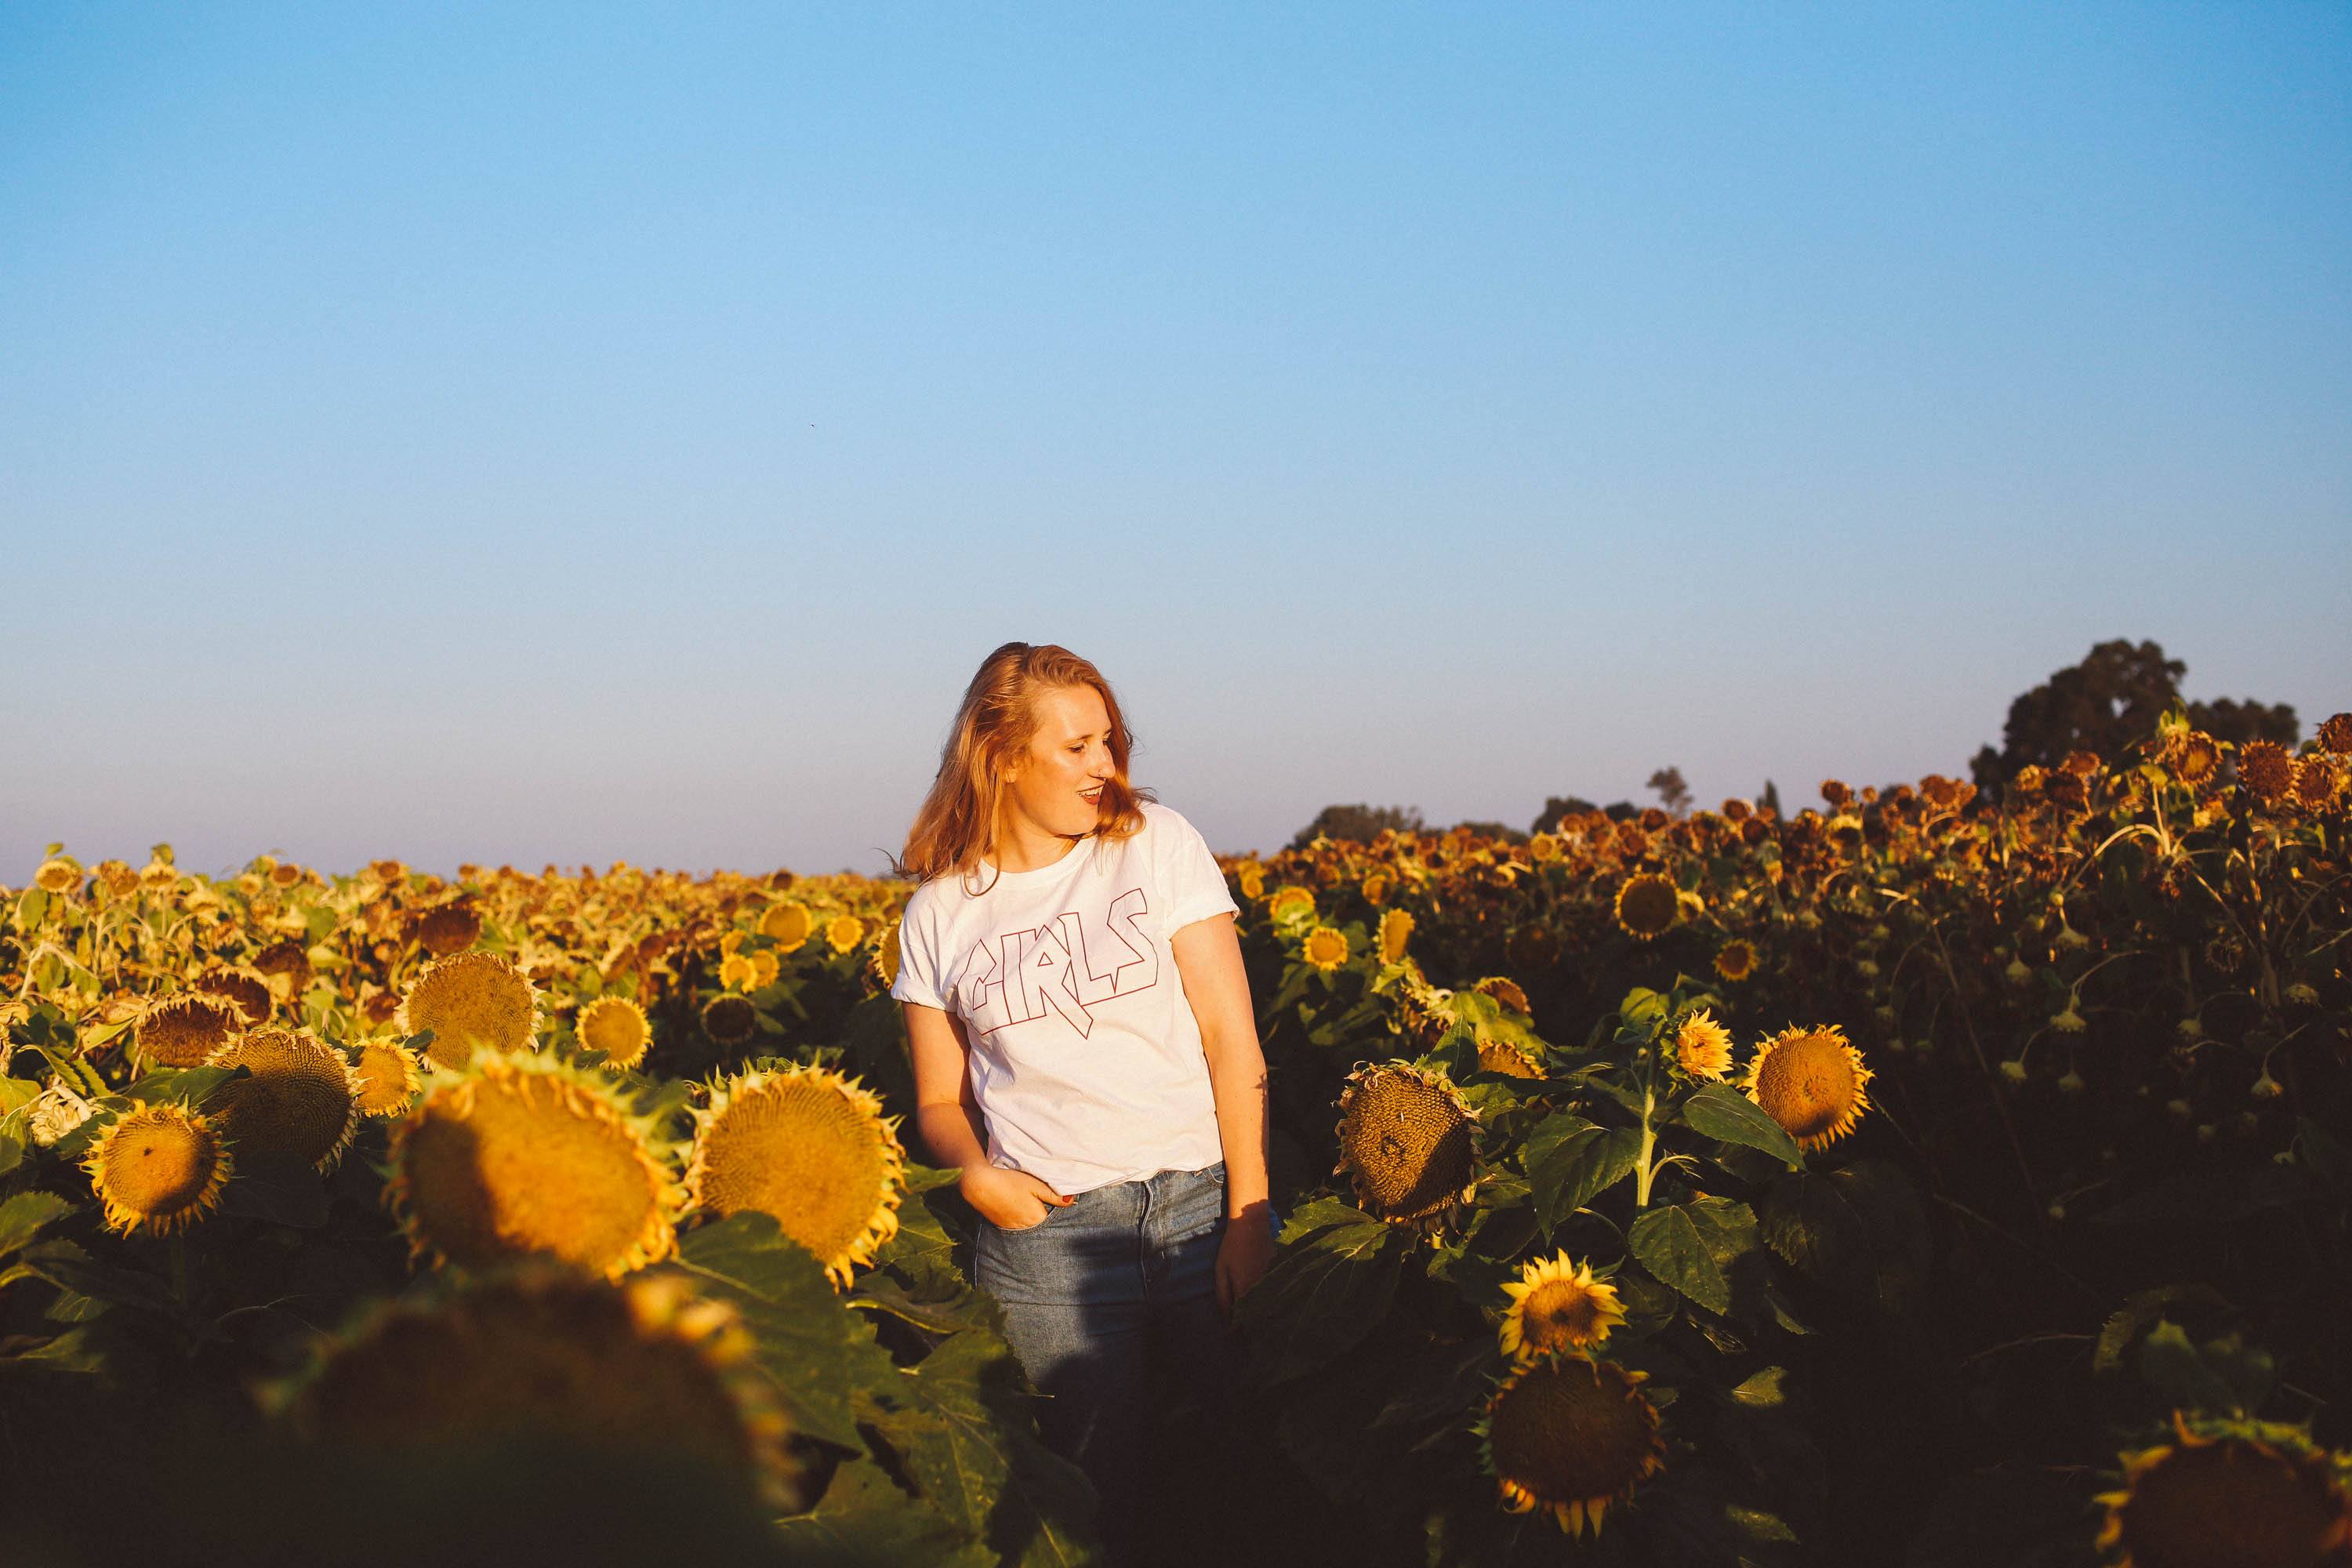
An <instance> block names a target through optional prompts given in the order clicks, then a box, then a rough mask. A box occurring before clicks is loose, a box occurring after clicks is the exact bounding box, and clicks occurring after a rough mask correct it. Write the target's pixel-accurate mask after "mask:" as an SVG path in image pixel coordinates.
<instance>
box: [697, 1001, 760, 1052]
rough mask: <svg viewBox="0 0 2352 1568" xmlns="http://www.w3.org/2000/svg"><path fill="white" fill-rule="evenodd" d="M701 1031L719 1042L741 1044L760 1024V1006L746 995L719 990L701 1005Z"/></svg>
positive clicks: (727, 1044)
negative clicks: (753, 1003) (754, 1004)
mask: <svg viewBox="0 0 2352 1568" xmlns="http://www.w3.org/2000/svg"><path fill="white" fill-rule="evenodd" d="M701 1017H702V1032H703V1033H704V1034H706V1035H708V1036H709V1037H711V1039H712V1040H714V1041H716V1042H717V1043H718V1044H719V1045H722V1046H740V1045H741V1044H742V1043H743V1042H744V1041H746V1040H748V1039H750V1038H751V1037H752V1035H753V1034H754V1033H756V1032H757V1031H758V1029H759V1027H760V1009H759V1008H757V1007H755V1006H753V1005H751V998H750V997H749V996H745V995H742V994H740V993H737V992H733V991H721V992H720V993H719V994H718V995H716V996H713V997H712V998H711V999H710V1000H709V1001H708V1002H705V1003H704V1004H703V1005H702V1014H701Z"/></svg>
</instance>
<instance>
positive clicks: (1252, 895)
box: [1235, 860, 1265, 903]
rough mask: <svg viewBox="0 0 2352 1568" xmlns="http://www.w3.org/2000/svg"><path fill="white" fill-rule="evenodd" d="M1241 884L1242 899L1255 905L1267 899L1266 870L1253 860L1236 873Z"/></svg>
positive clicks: (1236, 877)
mask: <svg viewBox="0 0 2352 1568" xmlns="http://www.w3.org/2000/svg"><path fill="white" fill-rule="evenodd" d="M1235 879H1236V880H1238V881H1239V882H1240V883H1241V889H1242V897H1243V898H1244V899H1247V900H1250V901H1251V902H1252V903H1255V902H1256V901H1257V900H1260V899H1262V898H1264V897H1265V867H1263V866H1261V865H1259V864H1258V863H1257V862H1256V861H1255V860H1253V861H1251V862H1249V863H1248V864H1247V865H1245V866H1244V867H1243V868H1241V870H1240V871H1238V872H1237V873H1235Z"/></svg>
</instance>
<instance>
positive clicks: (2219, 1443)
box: [2097, 1410, 2352, 1568]
mask: <svg viewBox="0 0 2352 1568" xmlns="http://www.w3.org/2000/svg"><path fill="white" fill-rule="evenodd" d="M2172 1428H2173V1432H2174V1434H2175V1436H2176V1437H2177V1441H2175V1442H2172V1443H2167V1444H2160V1445H2158V1446H2157V1447H2151V1448H2144V1449H2141V1450H2140V1451H2139V1452H2137V1453H2134V1454H2127V1455H2126V1456H2124V1485H2123V1489H2122V1490H2120V1491H2112V1492H2105V1493H2103V1494H2101V1495H2100V1497H2099V1499H2098V1501H2099V1502H2100V1503H2101V1504H2102V1505H2103V1506H2104V1507H2105V1509H2106V1516H2105V1520H2104V1521H2102V1522H2101V1525H2100V1529H2099V1537H2098V1542H2097V1545H2098V1548H2099V1550H2100V1551H2101V1552H2114V1553H2117V1555H2116V1556H2114V1557H2112V1558H2111V1559H2110V1561H2111V1562H2113V1563H2115V1564H2116V1568H2239V1565H2241V1564H2243V1565H2246V1568H2285V1565H2286V1564H2290V1563H2293V1564H2308V1565H2309V1568H2342V1565H2343V1564H2344V1563H2347V1562H2352V1498H2347V1494H2346V1491H2345V1487H2344V1482H2343V1480H2342V1479H2341V1473H2340V1471H2339V1470H2338V1468H2337V1466H2336V1464H2335V1463H2334V1462H2333V1461H2332V1460H2331V1458H2330V1456H2329V1455H2328V1454H2327V1453H2326V1450H2324V1449H2319V1448H2316V1447H2314V1446H2313V1445H2312V1443H2311V1442H2310V1440H2309V1439H2308V1438H2307V1437H2305V1436H2304V1435H2303V1434H2302V1433H2301V1432H2300V1431H2299V1430H2298V1429H2296V1428H2294V1427H2284V1426H2274V1425H2271V1424H2268V1423H2263V1424H2259V1425H2257V1424H2255V1423H2251V1422H2249V1423H2208V1422H2192V1421H2190V1420H2189V1418H2188V1417H2186V1416H2185V1415H2183V1414H2182V1413H2181V1412H2179V1411H2178V1410H2176V1411H2174V1412H2173V1415H2172Z"/></svg>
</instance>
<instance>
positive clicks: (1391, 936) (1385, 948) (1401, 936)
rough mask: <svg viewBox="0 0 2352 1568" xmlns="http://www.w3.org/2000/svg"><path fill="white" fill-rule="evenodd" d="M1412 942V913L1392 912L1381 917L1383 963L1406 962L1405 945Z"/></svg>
mask: <svg viewBox="0 0 2352 1568" xmlns="http://www.w3.org/2000/svg"><path fill="white" fill-rule="evenodd" d="M1410 941H1412V910H1388V911H1386V912H1385V913H1383V914H1382V915H1381V963H1403V962H1404V949H1405V943H1406V942H1410Z"/></svg>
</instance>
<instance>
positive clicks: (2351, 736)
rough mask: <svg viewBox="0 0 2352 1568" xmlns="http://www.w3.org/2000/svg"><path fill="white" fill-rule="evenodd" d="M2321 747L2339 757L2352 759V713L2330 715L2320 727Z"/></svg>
mask: <svg viewBox="0 0 2352 1568" xmlns="http://www.w3.org/2000/svg"><path fill="white" fill-rule="evenodd" d="M2319 745H2320V749H2321V750H2323V751H2326V752H2334V753H2335V754H2336V755H2337V756H2339V757H2352V713H2336V714H2332V715H2330V716H2329V718H2328V719H2327V721H2326V722H2325V723H2323V724H2322V725H2320V726H2319Z"/></svg>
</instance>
